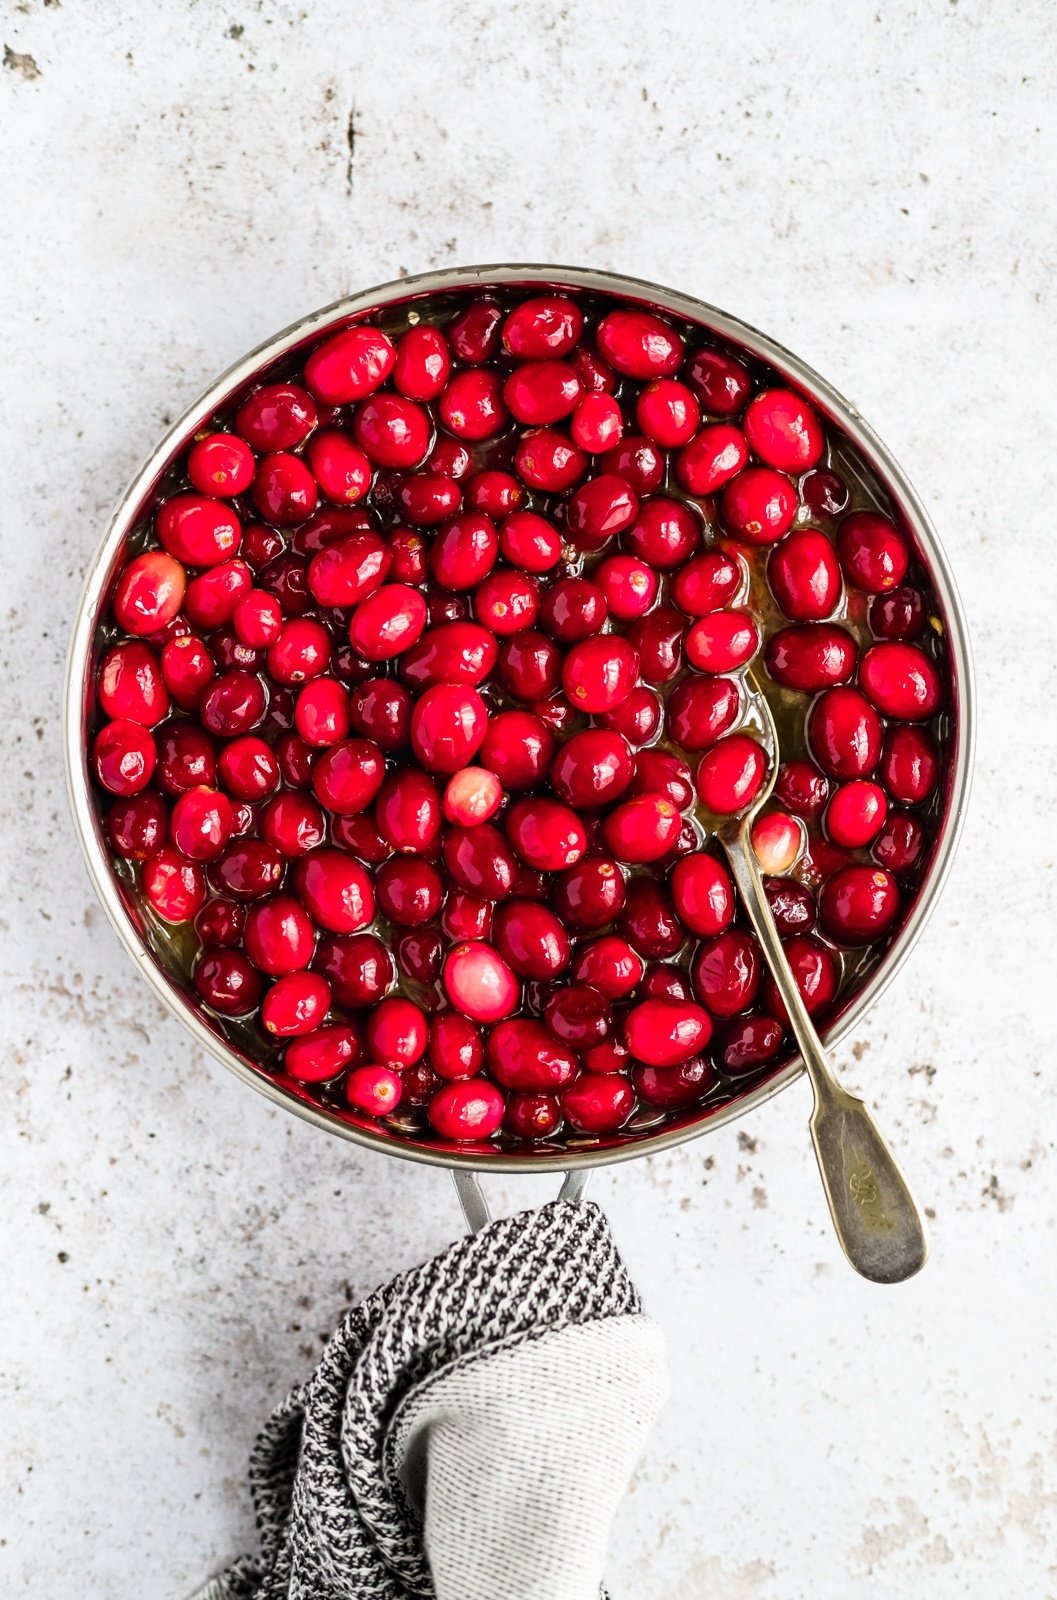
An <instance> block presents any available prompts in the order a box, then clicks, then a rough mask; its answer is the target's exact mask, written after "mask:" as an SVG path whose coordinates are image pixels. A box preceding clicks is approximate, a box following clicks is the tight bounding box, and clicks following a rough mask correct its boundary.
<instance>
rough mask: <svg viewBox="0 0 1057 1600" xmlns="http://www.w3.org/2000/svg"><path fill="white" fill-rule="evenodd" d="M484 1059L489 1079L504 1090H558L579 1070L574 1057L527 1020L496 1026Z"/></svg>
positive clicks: (516, 1019) (570, 1080)
mask: <svg viewBox="0 0 1057 1600" xmlns="http://www.w3.org/2000/svg"><path fill="white" fill-rule="evenodd" d="M486 1056H487V1060H488V1066H489V1069H490V1071H491V1073H492V1076H493V1077H494V1078H497V1079H498V1081H499V1082H500V1083H501V1084H502V1085H503V1087H504V1088H505V1089H517V1090H520V1091H526V1090H528V1091H531V1090H555V1089H561V1088H563V1087H564V1086H565V1085H566V1084H567V1083H571V1082H572V1080H573V1078H575V1076H576V1074H577V1071H578V1069H579V1061H578V1060H577V1057H576V1055H575V1053H574V1052H573V1051H572V1050H570V1049H568V1048H567V1047H566V1046H564V1045H562V1044H560V1043H558V1041H557V1040H555V1039H554V1037H553V1036H552V1035H551V1034H550V1033H548V1031H547V1029H546V1028H544V1027H543V1026H542V1024H540V1023H538V1022H532V1021H530V1020H529V1019H528V1018H520V1017H519V1018H511V1019H509V1020H508V1021H506V1022H500V1023H498V1024H497V1025H496V1026H495V1027H494V1028H493V1029H492V1032H491V1035H490V1037H489V1040H488V1048H487V1051H486Z"/></svg>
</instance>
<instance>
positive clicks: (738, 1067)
mask: <svg viewBox="0 0 1057 1600" xmlns="http://www.w3.org/2000/svg"><path fill="white" fill-rule="evenodd" d="M783 1031H784V1030H783V1028H782V1024H781V1023H780V1022H778V1021H776V1020H775V1018H774V1017H739V1018H738V1019H737V1020H736V1021H734V1022H731V1023H729V1024H728V1026H727V1027H726V1028H725V1029H724V1032H723V1039H722V1043H721V1045H720V1049H719V1059H720V1062H721V1063H722V1066H723V1071H724V1072H729V1073H730V1075H731V1077H732V1078H739V1077H742V1076H743V1075H744V1074H745V1073H747V1072H755V1071H756V1069H757V1068H758V1067H762V1066H766V1065H767V1063H768V1062H769V1061H773V1060H774V1058H775V1056H776V1055H777V1054H778V1052H779V1050H780V1049H781V1046H782V1035H783Z"/></svg>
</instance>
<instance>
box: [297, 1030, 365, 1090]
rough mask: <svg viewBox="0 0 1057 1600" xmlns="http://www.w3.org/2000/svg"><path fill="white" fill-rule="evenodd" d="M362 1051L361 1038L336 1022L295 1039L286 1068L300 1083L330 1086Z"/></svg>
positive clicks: (353, 1031)
mask: <svg viewBox="0 0 1057 1600" xmlns="http://www.w3.org/2000/svg"><path fill="white" fill-rule="evenodd" d="M360 1050H361V1044H360V1037H359V1034H358V1033H357V1032H356V1031H355V1029H353V1028H350V1027H349V1026H348V1025H347V1024H346V1023H342V1022H333V1023H331V1024H330V1025H329V1026H328V1027H325V1028H316V1029H315V1030H314V1032H312V1033H304V1034H302V1035H301V1036H300V1038H297V1039H291V1040H290V1043H289V1044H288V1045H287V1047H286V1053H285V1055H284V1057H283V1065H284V1066H285V1068H286V1070H287V1072H288V1073H289V1074H290V1076H291V1078H295V1079H296V1080H297V1082H298V1083H328V1082H329V1081H330V1080H331V1079H332V1078H336V1077H337V1076H338V1074H339V1073H341V1072H344V1070H345V1068H346V1067H349V1066H352V1064H353V1062H355V1060H356V1058H357V1057H358V1056H359V1054H360Z"/></svg>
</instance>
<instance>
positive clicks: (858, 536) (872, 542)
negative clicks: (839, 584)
mask: <svg viewBox="0 0 1057 1600" xmlns="http://www.w3.org/2000/svg"><path fill="white" fill-rule="evenodd" d="M837 553H838V554H839V556H840V564H841V566H842V567H843V568H844V575H845V577H846V578H847V580H848V582H849V583H853V584H854V585H855V587H856V588H857V589H865V590H866V592H867V594H882V593H884V592H886V591H887V590H889V589H896V588H898V586H899V585H900V584H901V583H902V581H903V578H904V576H905V574H906V570H907V567H908V565H909V563H910V551H909V549H908V547H907V542H906V540H905V539H904V538H903V535H902V534H901V533H900V532H899V529H898V528H897V527H896V525H895V523H894V522H892V521H890V520H889V518H888V517H881V516H877V515H876V513H874V512H872V511H853V512H852V513H851V515H850V516H847V517H845V518H844V520H843V522H842V523H841V525H840V528H839V529H838V532H837Z"/></svg>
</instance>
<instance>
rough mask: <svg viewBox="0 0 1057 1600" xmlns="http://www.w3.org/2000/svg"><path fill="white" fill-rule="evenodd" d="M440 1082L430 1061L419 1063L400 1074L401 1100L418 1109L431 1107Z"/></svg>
mask: <svg viewBox="0 0 1057 1600" xmlns="http://www.w3.org/2000/svg"><path fill="white" fill-rule="evenodd" d="M439 1082H440V1080H439V1079H438V1077H437V1074H436V1073H435V1072H434V1071H433V1068H432V1067H431V1066H430V1064H429V1062H428V1061H419V1062H417V1063H416V1064H415V1066H413V1067H408V1069H407V1071H406V1072H402V1073H401V1074H400V1092H401V1098H402V1100H403V1101H404V1103H405V1104H406V1105H407V1106H414V1107H415V1108H416V1109H418V1108H425V1107H426V1106H428V1105H429V1102H430V1101H431V1100H432V1098H433V1096H434V1094H435V1093H436V1092H437V1086H438V1084H439Z"/></svg>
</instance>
